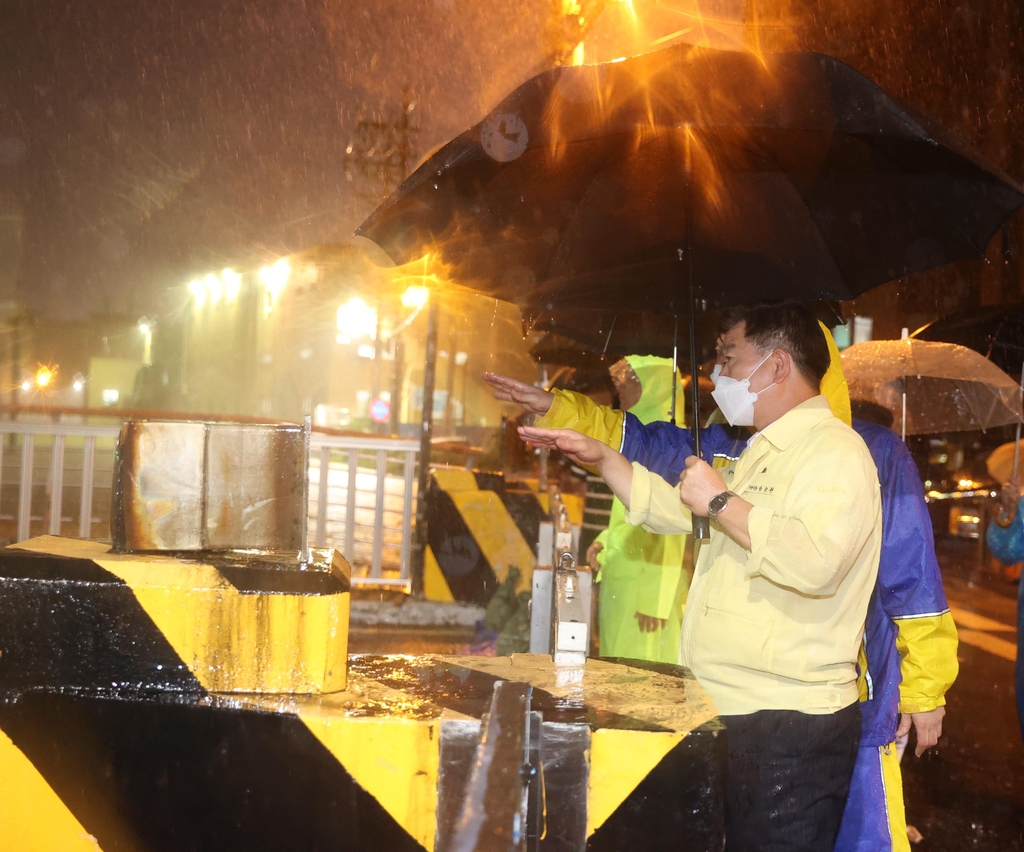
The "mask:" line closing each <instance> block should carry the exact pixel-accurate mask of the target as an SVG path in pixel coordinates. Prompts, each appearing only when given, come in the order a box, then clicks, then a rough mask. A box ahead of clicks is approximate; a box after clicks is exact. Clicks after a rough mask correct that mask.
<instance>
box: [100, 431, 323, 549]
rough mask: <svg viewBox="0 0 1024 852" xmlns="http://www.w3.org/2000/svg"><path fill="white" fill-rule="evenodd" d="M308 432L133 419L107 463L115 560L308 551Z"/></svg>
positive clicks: (122, 433)
mask: <svg viewBox="0 0 1024 852" xmlns="http://www.w3.org/2000/svg"><path fill="white" fill-rule="evenodd" d="M308 461H309V433H308V431H307V430H306V429H304V428H303V427H301V426H298V425H294V424H274V425H262V424H260V425H250V424H239V423H192V422H180V421H154V420H144V421H142V420H133V421H128V422H127V423H125V424H124V426H123V427H122V429H121V434H120V437H119V438H118V444H117V456H116V459H115V464H114V488H113V497H112V501H113V505H112V511H111V538H112V539H113V546H114V550H115V551H119V552H132V551H194V550H269V551H278V552H293V553H303V552H304V551H305V546H306V518H307V504H308V485H307V476H306V472H307V467H308Z"/></svg>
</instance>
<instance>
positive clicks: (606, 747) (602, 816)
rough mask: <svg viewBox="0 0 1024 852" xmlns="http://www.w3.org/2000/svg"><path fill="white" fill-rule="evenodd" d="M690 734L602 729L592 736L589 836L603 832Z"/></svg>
mask: <svg viewBox="0 0 1024 852" xmlns="http://www.w3.org/2000/svg"><path fill="white" fill-rule="evenodd" d="M685 736H686V734H684V733H679V732H676V731H670V732H665V733H657V732H650V731H617V730H613V729H611V728H600V729H598V730H596V731H594V732H592V733H591V735H590V779H589V782H588V785H587V836H588V837H589V836H590V835H591V834H593V833H594V832H595V831H597V829H599V828H600V827H601V826H602V825H603V824H604V821H605V820H606V819H608V817H610V816H611V815H612V814H613V813H614V812H615V809H616V808H618V807H619V805H621V804H622V803H623V802H624V801H625V800H626V798H627V797H628V796H629V794H630V793H632V792H633V790H635V789H636V786H637V785H638V784H639V783H640V782H641V781H643V780H644V778H646V777H647V776H648V775H649V774H650V772H651V770H652V769H654V767H656V766H657V765H658V764H659V763H660V762H661V761H662V759H663V758H664V757H665V755H667V754H668V753H669V752H670V751H672V749H673V748H675V747H676V746H677V745H679V743H680V742H681V741H682V739H683V737H685Z"/></svg>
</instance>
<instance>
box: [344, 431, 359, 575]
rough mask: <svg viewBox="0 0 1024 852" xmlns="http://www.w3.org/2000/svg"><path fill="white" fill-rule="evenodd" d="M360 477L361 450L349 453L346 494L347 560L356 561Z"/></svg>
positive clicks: (352, 450)
mask: <svg viewBox="0 0 1024 852" xmlns="http://www.w3.org/2000/svg"><path fill="white" fill-rule="evenodd" d="M358 475H359V450H357V449H356V448H354V447H353V448H352V449H351V450H349V451H348V489H347V493H346V494H345V554H344V556H345V558H346V559H348V561H349V562H355V560H356V490H357V482H356V477H357V476H358Z"/></svg>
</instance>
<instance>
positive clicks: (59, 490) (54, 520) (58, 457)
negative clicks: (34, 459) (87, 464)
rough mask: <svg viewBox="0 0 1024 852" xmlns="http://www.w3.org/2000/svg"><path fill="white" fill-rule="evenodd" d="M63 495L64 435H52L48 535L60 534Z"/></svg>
mask: <svg viewBox="0 0 1024 852" xmlns="http://www.w3.org/2000/svg"><path fill="white" fill-rule="evenodd" d="M63 497H64V436H63V435H54V436H53V448H52V449H51V450H50V529H49V532H50V535H60V516H61V512H62V511H63V506H62V503H63Z"/></svg>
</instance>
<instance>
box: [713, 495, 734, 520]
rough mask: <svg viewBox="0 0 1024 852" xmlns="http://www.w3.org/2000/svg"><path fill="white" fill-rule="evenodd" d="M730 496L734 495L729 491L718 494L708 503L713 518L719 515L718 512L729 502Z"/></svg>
mask: <svg viewBox="0 0 1024 852" xmlns="http://www.w3.org/2000/svg"><path fill="white" fill-rule="evenodd" d="M730 497H732V494H730V493H729V492H728V491H726V492H725V493H723V494H716V495H715V496H714V497H712V498H711V501H710V502H709V503H708V514H709V515H711V517H712V518H714V517H715V516H716V515H718V513H719V512H721V511H722V509H724V508H725V504H726V503H728V502H729V498H730Z"/></svg>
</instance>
